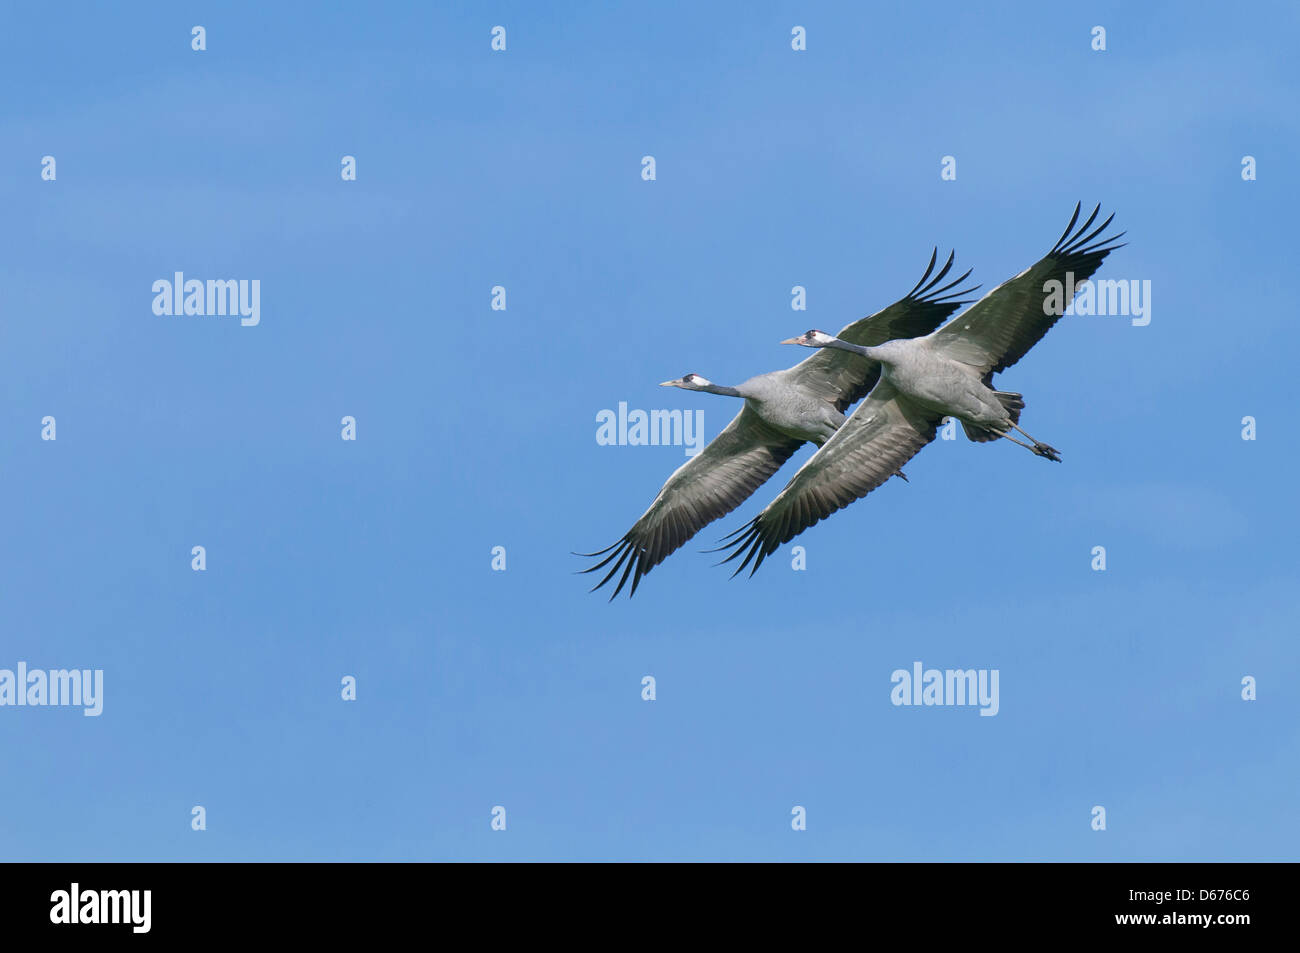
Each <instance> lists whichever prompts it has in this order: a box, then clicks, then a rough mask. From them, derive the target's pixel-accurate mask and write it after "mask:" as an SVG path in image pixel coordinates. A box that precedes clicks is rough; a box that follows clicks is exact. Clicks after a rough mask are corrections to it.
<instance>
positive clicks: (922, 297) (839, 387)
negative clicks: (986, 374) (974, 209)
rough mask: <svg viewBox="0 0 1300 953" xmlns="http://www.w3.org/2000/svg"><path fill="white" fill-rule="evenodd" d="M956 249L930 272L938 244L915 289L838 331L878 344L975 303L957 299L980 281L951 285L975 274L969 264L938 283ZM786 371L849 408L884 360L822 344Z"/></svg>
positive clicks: (923, 329) (911, 334) (854, 340)
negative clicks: (961, 272)
mask: <svg viewBox="0 0 1300 953" xmlns="http://www.w3.org/2000/svg"><path fill="white" fill-rule="evenodd" d="M955 254H956V252H952V253H950V254H949V255H948V260H947V261H946V262H945V263H944V266H943V268H942V269H940V271H939V273H938V274H937V275H934V277H933V278H931V277H930V275H931V274H932V273H933V272H934V266H935V264H936V263H937V262H938V260H939V249H937V248H936V249H935V250H934V252H933V254H931V255H930V264H929V266H928V267H927V268H926V269H925V274H924V275H922V276H921V280H920V281H918V282H917V283H916V286H915V287H914V288H912V290H911V291H909V292H908V293H907V294H905V295H904V296H903V297H901V298H899V299H898V300H897V301H895V302H894V303H893V304H891V305H890V306H889V307H887V308H884V309H883V310H881V311H877V312H876V313H875V314H873V315H870V316H868V317H865V318H859V319H858V320H857V321H854V322H853V323H852V324H849V325H846V326H845V327H844V329H843V330H841V331H840V333H839V334H837V335H836V337H838V338H840V339H841V340H844V341H848V342H849V343H850V344H861V345H864V346H866V347H875V346H876V345H877V344H884V343H885V342H886V341H893V340H896V339H898V338H915V337H921V336H922V335H925V334H929V333H930V332H931V331H933V330H934V329H935V328H937V327H938V326H939V325H940V324H942V323H943V321H944V319H945V318H947V317H948V316H949V315H951V314H952V313H953V312H954V311H956V310H957V309H958V308H959V307H961V306H962V305H964V304H970V300H969V299H968V300H964V301H963V300H956V299H960V298H961V297H962V296H963V295H967V294H970V293H971V292H972V291H974V290H975V289H976V288H978V287H979V285H975V286H974V287H972V288H962V289H960V290H957V291H953V290H952V289H953V288H955V287H956V286H957V285H959V284H961V283H962V282H963V281H965V280H966V279H967V278H969V277H970V270H967V272H966V274H964V275H962V276H961V277H960V278H955V279H953V280H952V281H950V282H948V283H947V284H946V285H943V286H942V287H940V285H939V283H940V282H941V281H943V279H944V278H945V277H947V275H948V272H949V271H951V270H952V260H953V257H954V256H955ZM785 373H786V374H787V375H789V379H790V380H791V381H792V382H793V383H796V384H798V385H799V386H801V387H807V388H809V389H812V390H814V391H816V392H817V393H819V394H821V395H822V396H823V397H825V399H826V400H828V401H830V402H831V403H833V404H834V405H835V409H836V410H838V411H839V412H840V413H844V412H845V411H846V410H847V409H848V408H849V407H851V406H852V405H853V404H855V403H857V402H858V401H859V400H861V399H862V398H863V397H865V396H866V395H867V394H869V393H871V388H873V387H875V386H876V381H878V380H879V379H880V365H879V364H878V363H877V362H875V361H873V360H871V359H870V358H867V357H863V356H862V355H860V354H854V353H853V352H851V351H840V350H836V349H834V348H823V349H821V350H819V351H817V353H816V354H814V355H812V357H809V358H806V359H805V360H803V361H800V362H799V363H798V364H797V365H795V366H794V367H792V368H790V369H789V370H788V371H786V372H785Z"/></svg>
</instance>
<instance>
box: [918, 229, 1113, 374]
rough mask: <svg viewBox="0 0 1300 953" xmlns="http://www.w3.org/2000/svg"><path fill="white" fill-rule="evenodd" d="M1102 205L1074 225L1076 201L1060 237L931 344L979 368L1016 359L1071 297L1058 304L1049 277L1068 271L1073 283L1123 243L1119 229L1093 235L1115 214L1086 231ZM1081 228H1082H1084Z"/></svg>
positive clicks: (999, 367)
mask: <svg viewBox="0 0 1300 953" xmlns="http://www.w3.org/2000/svg"><path fill="white" fill-rule="evenodd" d="M1100 211H1101V206H1100V205H1098V206H1097V207H1096V208H1095V209H1093V210H1092V214H1091V215H1089V216H1088V220H1087V221H1086V222H1084V223H1083V224H1082V225H1081V226H1079V228H1078V229H1077V230H1076V229H1075V227H1074V225H1075V223H1076V222H1077V221H1078V220H1079V206H1078V205H1076V206H1075V207H1074V215H1073V217H1072V218H1071V219H1070V224H1069V225H1067V226H1066V228H1065V232H1064V233H1063V234H1062V235H1061V238H1060V241H1058V242H1057V243H1056V245H1055V246H1054V247H1053V248H1052V250H1051V251H1050V252H1048V253H1047V255H1046V256H1045V257H1044V258H1043V259H1042V260H1040V261H1038V262H1036V263H1035V264H1033V265H1031V266H1030V267H1028V268H1026V269H1025V270H1024V271H1022V272H1021V273H1020V274H1018V275H1016V277H1014V278H1012V279H1011V280H1010V281H1005V282H1003V283H1002V284H1000V285H998V286H997V287H996V288H994V289H993V290H992V291H990V292H989V293H988V294H986V295H985V296H984V297H983V298H981V299H980V300H979V301H977V302H976V303H975V304H973V305H972V306H971V307H970V308H968V309H967V310H966V311H964V312H963V313H961V314H959V315H958V316H957V317H955V318H953V320H952V321H950V322H948V323H947V324H946V325H944V326H943V327H942V328H940V329H939V330H938V331H936V332H934V334H932V335H931V336H930V337H931V341H932V343H933V345H934V346H935V347H937V348H940V349H941V350H943V351H944V352H945V353H947V354H948V355H949V356H950V357H952V358H954V359H955V360H958V361H961V362H963V363H965V364H970V365H972V366H974V367H978V368H980V369H981V370H982V371H984V372H985V373H986V374H987V375H992V374H996V373H997V372H998V371H1004V370H1006V369H1007V368H1008V367H1010V366H1011V365H1013V364H1015V363H1016V361H1018V360H1020V359H1021V358H1022V357H1024V356H1025V354H1026V353H1027V352H1028V351H1029V349H1030V348H1031V347H1033V346H1034V345H1035V344H1037V343H1038V342H1039V341H1040V340H1041V339H1042V337H1043V335H1044V334H1046V333H1047V332H1048V329H1050V328H1051V327H1052V325H1054V324H1055V323H1056V322H1057V321H1059V320H1060V319H1061V314H1062V313H1064V310H1065V307H1066V306H1067V305H1068V304H1069V303H1070V302H1069V301H1067V300H1065V296H1064V295H1062V296H1061V298H1060V299H1059V300H1060V307H1057V306H1056V302H1054V301H1053V300H1052V293H1051V292H1049V291H1047V290H1045V289H1044V285H1045V284H1046V283H1047V282H1049V281H1056V282H1059V285H1058V287H1063V286H1065V284H1066V278H1067V275H1073V280H1074V282H1075V283H1076V284H1078V283H1079V282H1082V281H1083V280H1084V279H1086V278H1088V277H1090V276H1092V275H1093V274H1094V273H1095V272H1096V271H1097V269H1098V268H1100V267H1101V263H1102V261H1103V260H1104V259H1105V258H1106V256H1107V255H1108V254H1110V253H1111V252H1112V251H1114V250H1115V249H1116V248H1121V247H1123V246H1122V245H1116V244H1114V242H1115V241H1116V240H1117V239H1119V238H1120V237H1121V236H1122V235H1123V234H1124V233H1123V232H1120V233H1119V234H1118V235H1113V236H1110V237H1108V238H1098V237H1097V236H1099V235H1100V234H1101V233H1102V232H1103V231H1104V230H1105V229H1106V226H1107V225H1109V224H1110V221H1111V219H1112V218H1114V217H1115V216H1114V214H1113V213H1112V214H1111V215H1110V217H1109V218H1107V219H1106V221H1104V222H1102V223H1101V224H1100V225H1098V226H1097V227H1096V228H1095V229H1093V230H1092V231H1091V232H1089V231H1088V229H1089V228H1091V227H1092V223H1093V221H1094V220H1095V219H1096V218H1097V213H1098V212H1100ZM1085 233H1086V234H1085Z"/></svg>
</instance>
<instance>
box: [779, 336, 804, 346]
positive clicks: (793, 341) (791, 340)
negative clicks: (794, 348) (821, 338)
mask: <svg viewBox="0 0 1300 953" xmlns="http://www.w3.org/2000/svg"><path fill="white" fill-rule="evenodd" d="M781 343H782V344H802V343H803V337H802V336H801V337H797V338H786V339H785V340H784V341H782V342H781Z"/></svg>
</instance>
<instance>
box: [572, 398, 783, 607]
mask: <svg viewBox="0 0 1300 953" xmlns="http://www.w3.org/2000/svg"><path fill="white" fill-rule="evenodd" d="M803 443H804V441H802V440H800V439H798V438H797V437H789V436H786V435H785V434H783V433H781V432H779V431H777V430H775V429H774V428H772V427H769V426H768V425H767V424H765V423H764V422H763V420H762V418H761V417H759V416H758V414H756V413H755V412H754V411H752V410H750V409H749V406H748V405H746V406H745V407H744V409H742V410H741V411H740V413H738V414H737V415H736V417H735V419H734V420H732V421H731V423H729V424H728V425H727V426H726V428H724V429H723V431H722V433H720V434H718V435H717V436H716V437H714V438H713V440H712V441H711V442H710V443H709V445H708V446H707V447H705V448H704V449H703V450H701V451H700V452H699V453H698V454H696V455H695V456H694V457H692V458H691V459H690V460H688V461H686V462H685V463H684V464H682V465H681V466H680V467H678V468H677V471H676V472H675V473H673V475H672V476H670V477H669V478H668V482H667V483H665V484H664V486H663V489H661V490H660V491H659V495H658V496H656V497H655V501H654V502H653V503H651V504H650V508H649V509H648V510H646V511H645V513H644V514H642V516H641V518H640V519H639V520H637V521H636V523H635V524H634V525H633V526H632V528H631V529H630V530H628V531H627V534H626V535H625V536H624V537H623V538H622V539H621V540H619V541H618V542H617V543H615V544H614V545H613V546H608V547H606V548H605V549H602V550H601V551H600V552H598V553H579V554H578V555H580V556H604V555H605V553H609V555H608V556H605V558H604V559H602V560H601V561H600V562H599V563H597V564H596V565H594V566H592V567H591V568H590V569H583V570H581V571H582V572H595V571H596V570H597V569H601V568H603V567H604V566H606V565H607V564H609V563H610V562H611V561H612V562H613V563H614V565H613V568H611V569H610V570H609V572H607V573H606V574H605V578H604V579H602V580H601V581H600V582H598V583H596V585H595V586H593V587H592V592H595V591H596V590H597V589H599V588H600V587H601V586H603V585H605V583H607V582H609V581H610V579H612V578H613V576H614V574H615V573H617V572H618V571H619V570H620V569H622V570H623V575H622V576H620V577H619V580H618V586H617V588H615V590H614V595H612V596H610V597H609V598H610V599H611V601H612V600H613V598H614V596H617V595H618V594H619V592H621V591H622V589H623V585H624V584H625V583H626V582H627V580H628V576H629V574H632V589H631V591H630V592H628V596H629V597H631V596H634V595H636V587H637V586H638V585H640V583H641V577H642V576H644V575H645V574H646V573H648V572H649V571H650V570H651V569H653V568H654V567H655V566H657V565H659V564H660V563H661V562H663V561H664V560H665V559H667V558H668V557H669V556H670V555H671V554H672V553H673V552H675V551H676V550H677V549H678V548H680V547H681V546H682V544H683V543H685V542H686V541H687V540H688V539H690V538H691V537H692V536H694V535H695V534H696V533H698V532H699V531H700V530H701V529H702V528H703V527H705V526H707V525H708V524H709V523H712V522H713V521H714V520H716V519H718V518H719V517H721V516H726V515H727V514H728V513H730V512H731V511H732V510H734V509H735V508H736V507H737V506H739V505H740V504H741V503H743V502H744V501H745V500H746V499H748V498H749V496H750V494H752V493H753V492H754V491H755V490H757V489H758V488H759V487H760V486H761V485H762V484H763V483H764V482H765V481H766V480H767V479H768V477H770V476H771V475H772V474H773V473H775V472H776V471H777V470H779V469H780V468H781V464H783V463H785V461H786V460H788V459H790V455H791V454H792V453H794V452H795V451H796V450H798V449H799V447H801V446H802V445H803ZM611 550H613V552H610V551H611ZM625 564H626V565H625Z"/></svg>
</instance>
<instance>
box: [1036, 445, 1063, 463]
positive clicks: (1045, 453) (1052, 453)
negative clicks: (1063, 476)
mask: <svg viewBox="0 0 1300 953" xmlns="http://www.w3.org/2000/svg"><path fill="white" fill-rule="evenodd" d="M1033 451H1034V453H1036V454H1038V456H1040V457H1046V458H1047V459H1049V460H1055V461H1056V462H1057V463H1060V462H1061V451H1059V450H1057V449H1056V448H1055V447H1049V446H1048V445H1047V444H1045V443H1042V442H1041V441H1038V440H1035V441H1034V446H1033Z"/></svg>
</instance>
